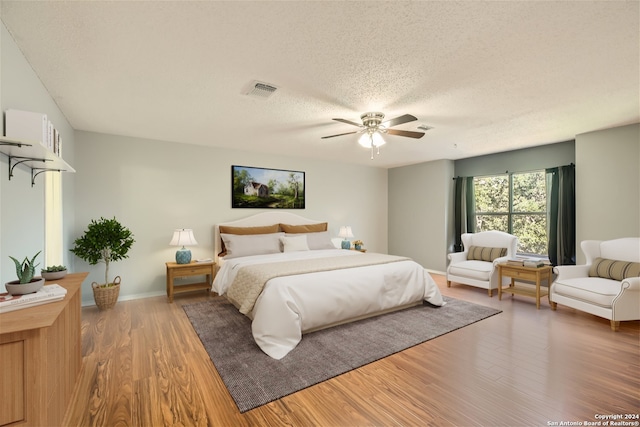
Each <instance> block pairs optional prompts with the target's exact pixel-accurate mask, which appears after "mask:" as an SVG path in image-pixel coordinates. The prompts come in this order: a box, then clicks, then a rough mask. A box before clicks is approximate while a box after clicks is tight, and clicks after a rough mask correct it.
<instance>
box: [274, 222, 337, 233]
mask: <svg viewBox="0 0 640 427" xmlns="http://www.w3.org/2000/svg"><path fill="white" fill-rule="evenodd" d="M280 228H282V231H284V232H285V233H289V234H297V233H317V232H320V231H327V223H326V222H321V223H318V224H305V225H289V224H280Z"/></svg>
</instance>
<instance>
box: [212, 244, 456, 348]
mask: <svg viewBox="0 0 640 427" xmlns="http://www.w3.org/2000/svg"><path fill="white" fill-rule="evenodd" d="M361 255H362V254H361V253H360V252H356V251H345V250H342V249H327V250H315V251H300V252H287V253H277V254H270V255H255V256H249V257H241V258H232V259H229V260H225V261H224V262H223V263H222V267H221V269H220V271H219V272H218V274H217V275H216V278H215V280H214V282H213V287H212V288H213V291H215V292H217V293H218V294H219V295H224V294H225V292H226V291H227V289H228V287H229V286H230V285H231V283H232V282H233V279H234V277H235V275H236V274H237V272H238V270H239V269H240V268H241V267H243V266H246V265H251V264H262V263H268V262H279V261H288V260H295V259H309V258H314V257H317V258H320V257H329V256H361ZM421 300H425V301H428V302H429V303H431V304H433V305H443V304H444V302H443V300H442V295H441V294H440V290H439V289H438V286H437V285H436V283H435V282H434V280H433V279H432V278H431V276H430V275H429V273H427V272H426V271H425V270H424V268H423V267H422V266H420V265H419V264H418V263H416V262H415V261H400V262H392V263H388V264H380V265H372V266H367V267H357V268H349V269H344V270H333V271H325V272H318V273H309V274H300V275H296V276H287V277H278V278H275V279H271V280H269V281H268V282H267V284H266V285H265V287H264V290H263V292H262V294H261V295H260V296H259V297H258V300H257V301H256V304H255V307H254V309H253V312H252V313H251V315H250V317H251V318H252V319H253V322H252V326H251V328H252V332H253V337H254V339H255V341H256V343H257V344H258V346H259V347H260V348H261V349H262V351H264V352H265V353H266V354H268V355H269V356H271V357H273V358H274V359H281V358H283V357H284V356H286V355H287V353H289V352H290V351H291V350H293V349H294V348H295V347H296V345H298V343H299V342H300V340H301V339H302V333H303V332H305V331H308V330H312V329H317V328H321V327H323V326H326V325H330V324H333V323H337V322H343V321H347V320H349V319H353V318H355V317H359V316H365V315H367V314H371V313H376V312H380V311H384V310H389V309H392V308H394V307H398V306H403V305H407V304H410V303H413V302H418V301H421Z"/></svg>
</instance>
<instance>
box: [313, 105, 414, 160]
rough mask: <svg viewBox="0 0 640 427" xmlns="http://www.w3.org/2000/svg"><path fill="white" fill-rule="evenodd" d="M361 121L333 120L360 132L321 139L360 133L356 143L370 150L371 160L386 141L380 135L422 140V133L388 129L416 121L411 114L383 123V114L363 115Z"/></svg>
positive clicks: (325, 137)
mask: <svg viewBox="0 0 640 427" xmlns="http://www.w3.org/2000/svg"><path fill="white" fill-rule="evenodd" d="M360 119H361V120H362V124H359V123H356V122H352V121H351V120H346V119H333V120H335V121H337V122H342V123H346V124H349V125H353V126H357V127H359V128H360V130H355V131H353V132H345V133H339V134H336V135H329V136H323V137H322V139H327V138H334V137H336V136H343V135H351V134H355V133H362V134H363V135H362V136H361V137H360V139H359V140H358V142H359V143H360V145H362V146H363V147H366V148H371V158H372V159H373V153H374V150H375V149H377V153H378V154H380V146H381V145H384V144H385V143H386V141H385V140H384V139H383V138H382V134H385V133H386V134H389V135H398V136H406V137H409V138H416V139H418V138H422V137H423V136H424V132H414V131H410V130H400V129H390V128H391V127H392V126H397V125H401V124H403V123H409V122H413V121H415V120H418V119H417V118H416V117H415V116H412V115H411V114H404V115H402V116H399V117H396V118H395V119H391V120H387V121H385V122H383V121H382V120H383V119H384V114H383V113H377V112H372V113H364V114H363V115H361V116H360Z"/></svg>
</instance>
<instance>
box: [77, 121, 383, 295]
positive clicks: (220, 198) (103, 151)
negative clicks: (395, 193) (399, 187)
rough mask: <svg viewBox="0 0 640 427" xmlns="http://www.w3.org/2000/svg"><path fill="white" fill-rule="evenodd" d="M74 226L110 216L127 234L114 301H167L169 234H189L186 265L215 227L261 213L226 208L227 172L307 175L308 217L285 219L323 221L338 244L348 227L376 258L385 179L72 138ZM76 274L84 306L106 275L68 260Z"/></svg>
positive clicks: (240, 155)
mask: <svg viewBox="0 0 640 427" xmlns="http://www.w3.org/2000/svg"><path fill="white" fill-rule="evenodd" d="M75 161H76V164H75V165H74V166H75V168H76V174H75V175H76V180H77V182H76V193H75V200H76V201H77V203H76V205H75V215H76V224H75V227H74V230H73V232H72V234H73V237H74V238H77V237H79V236H80V235H81V234H82V232H83V231H84V229H85V228H86V225H87V224H88V223H89V222H90V220H91V219H98V218H100V217H101V216H102V217H105V218H111V217H113V216H115V217H116V218H117V219H118V220H119V221H120V222H121V223H122V224H123V225H125V226H126V227H128V228H129V229H130V230H131V231H132V232H133V234H134V238H135V239H136V243H135V244H134V246H133V249H132V251H131V252H130V257H129V258H128V259H126V260H122V261H119V262H117V263H114V264H113V265H112V267H111V269H112V270H111V271H112V272H113V274H112V275H111V276H112V277H111V278H113V276H115V275H119V276H121V277H122V283H123V285H122V287H121V294H120V295H121V297H124V298H125V299H126V298H132V297H137V296H146V295H160V294H164V293H165V265H164V263H165V262H166V261H172V260H173V259H174V254H175V251H176V248H175V247H171V246H169V244H168V243H169V240H170V239H171V236H172V234H173V230H174V229H175V228H182V227H184V228H193V230H194V233H195V237H196V239H197V240H198V243H199V245H198V246H196V247H192V248H191V251H192V254H193V258H205V257H213V256H214V253H213V252H214V244H213V232H214V225H215V224H216V223H218V222H226V221H230V220H234V219H239V218H243V217H246V216H249V215H253V214H255V213H257V212H260V211H261V210H256V209H232V208H231V165H242V166H256V167H265V168H272V169H287V170H297V171H304V172H305V184H306V188H305V192H306V209H304V210H290V212H293V213H297V214H299V215H302V216H305V217H307V218H311V219H317V220H322V221H329V228H330V231H331V232H332V233H333V234H334V235H337V233H338V228H339V226H340V225H351V227H352V228H353V232H354V234H355V237H354V238H356V239H362V240H363V241H364V243H365V247H366V248H368V249H369V250H371V251H375V252H387V222H388V216H387V170H386V169H380V168H374V167H365V166H353V165H348V164H341V163H336V162H326V161H318V160H313V159H298V158H286V157H281V156H272V155H265V154H257V153H252V152H242V151H235V150H225V149H216V148H209V147H204V146H198V145H188V144H178V143H170V142H161V141H154V140H146V139H139V138H127V137H121V136H114V135H105V134H98V133H91V132H81V131H78V132H76V160H75ZM75 265H76V270H86V271H89V272H90V275H89V278H88V280H87V281H86V283H85V284H84V287H83V300H84V301H85V303H86V302H89V301H91V300H92V293H91V288H90V283H91V282H93V281H96V282H99V283H102V282H104V266H103V265H96V266H90V265H88V264H86V263H85V262H84V261H82V260H80V259H77V258H76V264H75Z"/></svg>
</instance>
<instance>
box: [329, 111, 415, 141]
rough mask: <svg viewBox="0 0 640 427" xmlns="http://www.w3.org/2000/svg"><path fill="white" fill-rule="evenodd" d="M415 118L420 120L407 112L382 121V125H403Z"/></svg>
mask: <svg viewBox="0 0 640 427" xmlns="http://www.w3.org/2000/svg"><path fill="white" fill-rule="evenodd" d="M334 120H335V119H334ZM415 120H418V118H417V117H415V116H412V115H411V114H405V115H402V116H399V117H396V118H395V119H391V120H387V121H386V122H382V126H385V127H391V126H397V125H401V124H403V123H409V122H413V121H415ZM414 138H415V137H414Z"/></svg>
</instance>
